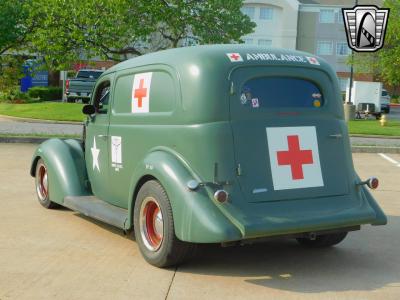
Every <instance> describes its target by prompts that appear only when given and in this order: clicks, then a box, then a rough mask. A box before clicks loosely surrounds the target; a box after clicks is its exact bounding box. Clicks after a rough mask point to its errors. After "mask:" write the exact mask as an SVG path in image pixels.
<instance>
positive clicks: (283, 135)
mask: <svg viewBox="0 0 400 300" xmlns="http://www.w3.org/2000/svg"><path fill="white" fill-rule="evenodd" d="M267 142H268V150H269V158H270V164H271V172H272V181H273V186H274V190H285V189H295V188H309V187H318V186H323V185H324V182H323V178H322V172H321V165H320V160H319V151H318V140H317V133H316V128H315V127H314V126H303V127H268V128H267Z"/></svg>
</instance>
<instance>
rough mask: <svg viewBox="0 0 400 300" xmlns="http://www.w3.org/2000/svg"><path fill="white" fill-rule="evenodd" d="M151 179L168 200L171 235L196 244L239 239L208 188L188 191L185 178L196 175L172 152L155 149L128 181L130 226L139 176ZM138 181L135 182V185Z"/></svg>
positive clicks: (191, 177)
mask: <svg viewBox="0 0 400 300" xmlns="http://www.w3.org/2000/svg"><path fill="white" fill-rule="evenodd" d="M146 177H147V178H151V177H153V178H155V179H157V180H158V181H159V182H160V183H161V184H162V186H163V187H164V188H165V190H166V192H167V195H168V198H169V200H170V202H171V206H172V213H173V217H174V226H175V235H176V236H177V238H178V239H180V240H182V241H187V242H196V243H216V242H221V241H233V240H240V239H241V238H242V235H241V234H240V231H239V230H238V229H237V228H236V227H235V226H234V225H233V224H232V223H231V222H230V221H229V220H228V219H227V218H226V217H225V216H224V215H223V213H222V212H221V210H220V209H219V208H218V207H217V205H221V204H217V203H215V202H214V201H213V200H212V199H211V198H210V196H209V193H210V191H207V190H206V188H205V187H200V188H198V189H197V190H196V191H190V190H189V189H188V188H187V186H186V184H187V182H188V181H189V180H193V179H195V180H198V181H199V182H200V181H201V180H200V178H199V177H198V176H197V175H196V174H195V173H194V172H193V171H192V170H191V169H190V167H189V166H188V165H187V163H186V162H185V161H184V160H183V158H181V157H180V156H179V154H177V153H176V152H174V151H172V150H169V149H167V148H157V149H155V150H153V151H152V152H150V153H148V155H147V156H146V157H145V158H144V160H143V161H142V162H141V163H140V165H139V166H137V168H136V169H135V172H134V174H133V177H132V181H131V182H132V183H131V191H132V192H131V195H130V199H132V201H130V203H129V216H130V217H129V219H128V224H127V227H128V228H130V227H132V223H133V209H134V205H135V198H136V194H137V192H138V190H139V189H140V183H142V182H143V181H142V180H141V179H142V178H146ZM138 183H139V184H138Z"/></svg>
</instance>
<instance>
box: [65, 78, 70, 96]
mask: <svg viewBox="0 0 400 300" xmlns="http://www.w3.org/2000/svg"><path fill="white" fill-rule="evenodd" d="M68 89H69V79H67V80H66V81H65V93H68Z"/></svg>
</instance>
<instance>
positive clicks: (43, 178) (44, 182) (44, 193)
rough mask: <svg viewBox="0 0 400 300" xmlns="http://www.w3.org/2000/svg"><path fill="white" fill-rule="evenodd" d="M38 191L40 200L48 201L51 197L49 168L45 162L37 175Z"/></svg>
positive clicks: (39, 167)
mask: <svg viewBox="0 0 400 300" xmlns="http://www.w3.org/2000/svg"><path fill="white" fill-rule="evenodd" d="M36 191H37V194H38V197H39V200H40V201H43V202H44V201H46V200H47V199H48V197H49V182H48V176H47V168H46V166H45V165H44V164H40V165H39V166H38V170H37V176H36Z"/></svg>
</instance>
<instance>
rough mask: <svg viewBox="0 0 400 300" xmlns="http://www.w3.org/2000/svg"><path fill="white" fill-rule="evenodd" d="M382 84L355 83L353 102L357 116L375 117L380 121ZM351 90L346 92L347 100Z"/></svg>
mask: <svg viewBox="0 0 400 300" xmlns="http://www.w3.org/2000/svg"><path fill="white" fill-rule="evenodd" d="M381 96H382V82H369V81H354V82H353V89H352V92H351V102H353V104H354V105H355V106H356V112H357V116H360V115H361V114H363V115H373V116H375V117H376V118H377V119H379V118H380V117H381V115H382V112H381ZM348 97H349V88H347V90H346V100H347V99H348Z"/></svg>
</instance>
